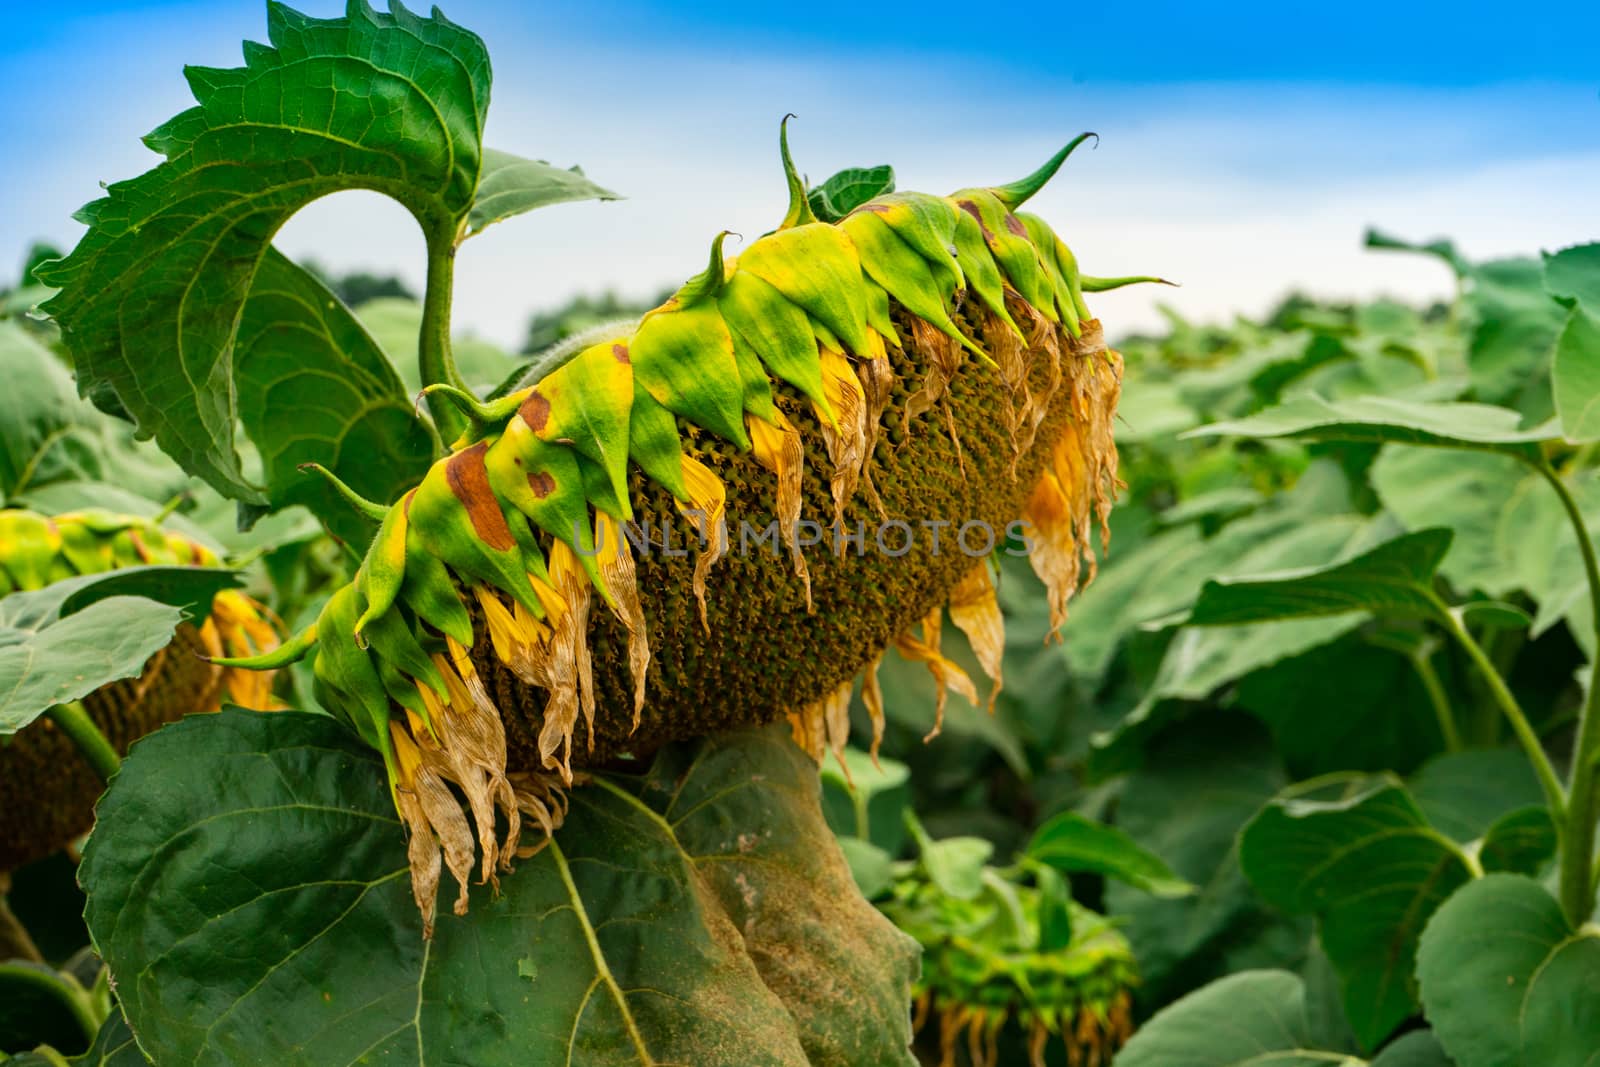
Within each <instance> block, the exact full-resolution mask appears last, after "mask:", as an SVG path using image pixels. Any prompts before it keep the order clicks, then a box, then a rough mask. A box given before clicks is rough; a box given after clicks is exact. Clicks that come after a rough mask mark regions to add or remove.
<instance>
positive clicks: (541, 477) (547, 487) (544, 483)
mask: <svg viewBox="0 0 1600 1067" xmlns="http://www.w3.org/2000/svg"><path fill="white" fill-rule="evenodd" d="M528 488H529V489H532V490H533V495H534V496H536V497H538V498H539V499H540V500H543V499H544V498H545V497H547V496H549V495H550V494H551V493H553V492H555V491H556V480H555V479H554V478H552V477H550V474H549V472H547V471H537V472H535V473H533V474H530V475H528Z"/></svg>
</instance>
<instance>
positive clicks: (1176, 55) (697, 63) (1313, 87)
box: [0, 0, 1600, 342]
mask: <svg viewBox="0 0 1600 1067" xmlns="http://www.w3.org/2000/svg"><path fill="white" fill-rule="evenodd" d="M302 6H304V7H306V8H307V9H308V10H310V11H311V12H312V13H315V14H319V15H330V14H334V13H336V12H337V10H338V4H337V3H330V2H325V0H314V2H312V0H307V2H306V3H304V4H303V5H302ZM443 6H444V9H445V12H446V13H447V14H448V15H449V16H450V17H451V18H453V19H455V20H456V21H457V22H460V23H462V24H464V25H467V26H469V27H471V28H473V29H475V30H477V31H479V32H480V33H481V34H482V35H483V36H484V37H485V39H486V40H487V41H488V44H489V48H490V52H491V55H492V56H493V58H494V63H495V90H494V106H493V108H492V109H491V119H490V127H489V131H488V139H489V141H490V142H491V143H493V144H495V145H497V146H499V147H503V148H506V149H508V150H511V151H516V152H520V153H522V154H526V155H535V156H542V157H547V158H550V159H552V160H554V161H557V162H561V163H563V164H569V163H573V162H581V163H582V164H583V165H584V166H585V168H586V169H587V170H588V171H589V173H590V174H591V175H593V176H594V177H596V178H597V179H598V180H600V181H602V182H603V183H605V184H608V185H611V186H612V187H613V188H616V189H618V190H620V191H622V192H624V193H626V194H627V195H628V197H629V199H628V200H627V201H624V202H622V203H618V204H604V205H576V206H570V207H558V208H553V209H550V210H549V211H546V212H542V213H540V214H538V215H536V216H532V217H530V218H528V219H526V220H521V221H517V222H512V223H508V224H505V225H503V226H499V227H496V228H494V229H493V230H490V231H489V232H488V233H486V234H485V235H484V236H482V237H481V238H477V239H475V240H474V241H473V242H471V243H469V245H468V246H467V248H466V249H465V250H464V252H463V257H462V261H461V265H460V270H459V279H460V280H459V281H458V289H457V291H458V293H459V294H460V295H459V297H458V305H457V319H458V322H459V323H461V324H462V325H464V326H466V327H469V328H472V329H475V330H477V331H478V332H480V333H483V334H486V335H488V336H490V337H492V338H495V339H497V340H500V341H502V342H512V341H515V340H516V339H517V338H518V337H519V335H520V333H521V328H522V323H523V321H524V320H525V318H526V315H527V313H528V311H530V310H532V309H534V308H536V307H542V306H548V305H551V304H554V303H557V302H559V301H560V300H562V299H564V298H565V297H566V296H568V295H571V294H572V293H574V292H578V291H584V290H590V291H593V290H600V289H604V288H608V287H613V288H618V289H620V290H622V291H624V292H629V293H639V294H643V293H647V292H652V291H654V290H655V289H656V288H658V287H659V286H661V285H663V284H668V283H671V282H674V281H677V280H681V279H682V278H683V277H684V276H686V275H688V274H691V273H693V272H694V271H695V270H697V269H699V266H700V261H701V259H702V258H703V254H704V248H705V245H706V243H707V240H708V239H709V236H710V235H711V234H712V233H714V232H716V231H717V230H720V229H723V228H728V229H733V230H736V231H739V232H746V233H759V232H762V230H764V229H766V228H769V227H770V226H771V225H772V224H773V223H774V222H775V221H776V220H777V217H778V215H779V214H781V211H782V202H783V186H782V181H781V176H780V175H779V173H778V171H777V163H776V158H775V155H776V153H775V145H774V140H775V134H776V125H777V120H778V119H779V117H781V116H782V115H783V114H784V113H785V112H788V111H793V112H796V113H797V114H798V115H799V116H800V118H799V121H798V122H797V123H796V124H795V125H794V127H793V137H794V147H795V151H796V155H797V159H798V161H799V163H800V165H801V166H802V168H803V169H804V170H806V171H807V172H809V173H810V174H811V175H812V176H813V177H815V178H819V179H820V178H821V177H824V176H826V174H828V173H831V171H832V170H834V169H836V168H838V167H841V166H849V165H857V164H866V163H877V162H890V163H893V164H894V165H895V167H896V169H897V171H898V173H899V175H900V182H901V185H902V187H905V188H920V189H926V190H929V191H935V192H946V191H949V190H950V189H953V188H955V187H958V186H961V185H969V184H975V183H985V184H986V183H992V182H1000V181H1006V180H1009V179H1011V178H1014V177H1016V176H1018V175H1020V174H1022V173H1024V172H1026V171H1027V170H1030V169H1031V168H1032V167H1033V166H1034V165H1035V164H1036V163H1037V162H1038V161H1039V160H1041V159H1042V158H1044V157H1045V156H1046V155H1048V154H1049V152H1050V151H1052V150H1053V149H1054V148H1055V147H1056V146H1057V145H1059V144H1060V143H1061V142H1063V141H1065V140H1066V139H1068V138H1069V137H1070V136H1072V135H1073V134H1075V133H1077V132H1078V131H1080V130H1083V129H1094V130H1097V131H1099V133H1100V134H1101V135H1102V141H1101V143H1100V146H1099V148H1098V150H1096V151H1093V152H1082V153H1080V154H1079V155H1078V156H1075V157H1074V159H1073V160H1072V161H1071V163H1070V164H1069V166H1068V169H1067V171H1066V172H1065V173H1064V174H1063V176H1062V177H1061V178H1059V179H1057V182H1056V184H1054V185H1053V186H1052V187H1051V188H1050V189H1049V190H1047V191H1046V193H1044V194H1042V195H1041V197H1040V198H1039V200H1038V201H1036V204H1037V206H1038V209H1039V210H1040V212H1041V213H1042V214H1044V215H1045V216H1046V217H1047V218H1049V219H1050V220H1051V221H1052V222H1053V223H1055V224H1056V226H1057V228H1058V229H1059V230H1060V231H1061V232H1062V233H1063V235H1064V236H1065V237H1066V238H1067V240H1068V242H1069V243H1071V244H1073V246H1074V247H1075V248H1076V250H1077V251H1078V254H1079V257H1080V259H1081V260H1082V261H1083V263H1084V265H1085V269H1086V270H1089V271H1090V272H1092V273H1099V274H1122V273H1134V272H1138V273H1144V272H1152V273H1160V274H1163V275H1166V276H1169V277H1173V278H1176V279H1178V280H1180V281H1182V282H1183V283H1184V288H1183V289H1181V290H1175V291H1172V290H1169V291H1166V292H1164V293H1160V294H1154V293H1149V292H1135V291H1129V292H1127V293H1118V294H1107V295H1106V296H1105V297H1102V298H1101V301H1100V305H1099V310H1100V312H1101V314H1102V317H1103V318H1105V319H1106V320H1107V322H1108V325H1110V326H1112V328H1113V329H1115V328H1116V327H1117V326H1118V325H1121V326H1127V327H1144V326H1149V325H1152V324H1154V323H1155V322H1157V321H1158V316H1157V313H1156V311H1155V301H1156V300H1157V299H1158V298H1159V299H1163V300H1166V301H1168V302H1170V303H1172V304H1174V305H1175V306H1177V307H1178V308H1180V309H1181V310H1183V311H1184V312H1185V313H1187V314H1191V315H1195V316H1199V317H1202V318H1225V317H1227V316H1229V315H1231V314H1234V313H1236V312H1244V313H1251V314H1254V313H1259V312H1261V311H1263V310H1265V309H1266V308H1267V307H1268V306H1270V304H1271V303H1272V302H1273V301H1274V300H1276V299H1277V298H1278V297H1279V296H1281V295H1282V294H1283V293H1284V292H1286V291H1287V290H1288V289H1290V288H1294V287H1299V288H1305V289H1310V290H1312V291H1315V292H1321V293H1325V294H1327V295H1331V296H1341V297H1355V296H1367V295H1372V294H1375V293H1378V292H1391V293H1396V294H1399V295H1403V296H1408V297H1412V298H1418V299H1423V298H1428V297H1430V296H1435V295H1442V294H1443V293H1445V292H1446V291H1447V289H1448V286H1449V279H1448V277H1447V276H1446V275H1445V274H1444V273H1443V271H1442V270H1441V269H1440V268H1439V267H1437V266H1436V265H1434V264H1432V263H1429V262H1427V261H1424V260H1417V261H1412V260H1409V259H1406V258H1405V257H1394V256H1376V255H1372V254H1367V253H1363V252H1362V251H1361V249H1360V238H1361V232H1362V230H1363V228H1364V227H1365V226H1367V225H1369V224H1370V225H1378V226H1381V227H1383V228H1385V229H1388V230H1391V231H1395V232H1398V233H1400V234H1402V235H1404V236H1409V237H1415V238H1425V237H1432V236H1436V235H1441V234H1443V235H1449V236H1453V237H1455V238H1456V239H1458V241H1459V242H1460V243H1461V244H1462V245H1463V247H1464V248H1465V249H1466V250H1467V251H1468V252H1469V254H1474V255H1479V256H1489V255H1501V254H1508V253H1513V252H1536V251H1538V250H1539V249H1541V248H1555V247H1560V246H1562V245H1565V244H1571V243H1574V242H1578V241H1582V240H1588V239H1593V238H1595V237H1600V195H1596V192H1597V190H1600V62H1597V60H1600V48H1597V46H1596V42H1597V41H1600V10H1597V6H1596V5H1594V4H1588V5H1579V4H1562V3H1547V4H1540V5H1530V6H1528V7H1526V8H1524V9H1520V10H1517V9H1507V8H1506V7H1505V6H1504V5H1496V6H1494V7H1491V6H1489V5H1487V4H1477V5H1473V4H1468V5H1449V6H1446V5H1435V4H1402V3H1393V2H1389V3H1383V4H1379V3H1345V4H1342V5H1292V4H1283V3H1281V2H1280V3H1274V4H1241V5H1232V6H1229V7H1227V8H1226V9H1224V8H1223V7H1222V6H1221V5H1202V4H1193V3H1190V4H1181V5H1180V4H1160V3H1145V4H1103V5H1100V9H1099V10H1091V11H1085V10H1083V9H1082V6H1081V5H1068V4H1061V3H1055V4H1028V3H1012V4H1005V5H996V4H983V3H966V4H960V5H958V4H954V3H946V2H943V0H934V2H925V3H915V4H914V3H899V4H887V5H885V4H865V3H861V2H859V0H856V2H850V3H847V2H842V0H823V2H813V3H810V4H806V5H760V4H738V3H711V4H697V5H693V6H690V5H682V4H666V3H643V2H616V0H602V2H598V3H591V4H586V5H582V6H580V5H577V4H567V3H556V4H533V3H516V4H513V3H495V2H491V0H464V2H448V3H445V4H444V5H443ZM5 7H6V15H7V24H8V27H9V32H8V33H7V35H6V36H5V38H4V40H3V41H0V92H3V93H4V97H5V99H6V100H7V101H8V104H7V107H6V108H4V109H3V110H0V144H4V145H5V146H6V151H5V152H4V155H3V156H0V191H3V192H4V194H5V195H4V196H3V197H0V271H5V270H6V269H8V268H7V266H6V261H7V258H8V257H20V255H21V251H22V248H23V247H24V245H25V244H26V242H27V241H28V240H30V239H31V238H34V237H47V238H50V239H53V240H55V241H57V242H60V243H70V242H71V241H72V240H74V239H75V237H76V234H77V232H78V227H77V226H76V224H74V223H72V222H71V221H70V219H69V217H68V216H69V215H70V213H71V211H72V210H73V209H75V208H76V207H77V206H78V205H79V204H81V203H82V202H83V201H85V200H87V199H90V198H92V197H93V196H94V195H95V194H96V191H97V186H96V183H97V182H100V181H113V180H117V179H119V178H123V177H128V176H131V175H132V174H134V173H137V172H138V171H140V170H142V169H145V168H146V167H148V166H150V165H151V164H152V163H153V162H154V159H155V157H153V156H152V155H150V153H148V152H147V151H146V150H145V149H144V148H143V147H142V146H141V145H140V144H139V142H138V136H139V135H140V134H143V133H144V132H146V131H148V130H149V129H151V128H152V127H154V126H155V125H157V124H158V123H159V122H160V121H162V120H163V119H165V118H166V117H168V116H169V115H171V114H173V113H175V112H176V111H178V110H181V109H182V108H183V107H185V106H186V105H187V104H188V102H189V100H188V95H187V90H186V87H185V85H184V83H183V80H182V78H181V76H180V69H181V66H182V64H184V63H185V62H192V63H199V64H206V65H224V66H226V65H233V64H236V63H237V62H238V57H239V41H240V39H241V38H245V37H250V38H255V39H262V38H263V37H264V29H265V18H264V4H262V3H258V2H256V0H211V2H208V3H159V2H139V0H87V2H81V3H77V4H74V5H72V7H71V10H70V12H69V13H66V14H56V13H54V12H49V11H47V10H46V5H39V4H33V3H29V4H26V5H23V4H15V3H12V2H9V0H8V2H6V3H5ZM1523 11H1526V12H1527V13H1528V14H1527V15H1526V16H1523V15H1522V12H1523ZM279 243H280V245H282V246H283V247H284V248H285V250H287V251H289V252H290V253H291V254H294V255H316V256H317V257H318V258H320V259H323V260H324V261H327V262H330V263H332V264H333V265H335V266H340V267H355V266H363V267H370V268H386V269H396V270H398V271H400V272H401V273H403V274H406V275H407V276H409V277H412V278H414V279H420V275H421V268H422V263H421V248H420V240H419V239H418V238H417V237H416V234H415V228H414V226H412V225H411V224H410V223H409V220H407V219H406V217H405V216H404V215H403V213H401V212H400V209H399V208H398V207H396V206H394V205H392V204H389V203H386V202H382V201H381V200H379V198H376V197H372V196H367V195H365V194H341V195H340V196H338V197H334V198H330V199H329V200H327V201H324V202H321V203H318V204H315V205H312V207H310V208H308V209H307V210H306V211H305V212H302V214H301V215H300V216H298V217H297V218H296V219H294V220H293V221H291V223H290V224H289V226H288V227H287V228H286V229H285V231H284V232H283V234H281V235H280V239H279ZM8 249H10V250H14V251H11V252H7V251H6V250H8Z"/></svg>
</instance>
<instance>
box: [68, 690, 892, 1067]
mask: <svg viewBox="0 0 1600 1067" xmlns="http://www.w3.org/2000/svg"><path fill="white" fill-rule="evenodd" d="M196 765H204V766H205V767H206V768H207V773H206V774H204V775H196V774H194V773H192V771H193V768H194V767H195V766H196ZM831 841H832V838H831V835H830V834H829V832H828V830H827V827H826V826H825V824H824V823H823V821H822V818H821V815H820V813H819V811H818V805H817V784H816V772H815V770H814V768H813V767H812V766H811V765H810V764H809V762H808V761H807V760H806V759H805V757H804V755H803V754H801V753H800V752H799V751H798V750H797V749H795V748H794V746H793V745H792V744H791V743H790V742H789V740H788V739H787V736H786V732H785V731H783V730H779V731H766V732H761V733H745V734H738V735H732V736H729V737H726V738H723V739H719V740H708V741H703V742H701V743H698V744H695V745H691V746H685V747H682V748H676V749H667V750H664V751H663V753H662V754H661V755H660V756H659V757H658V759H657V761H656V763H655V765H654V766H653V768H652V770H651V771H650V773H649V774H648V775H646V776H645V777H644V778H643V779H640V780H611V779H602V780H599V781H597V782H595V783H593V784H591V785H589V786H586V787H582V788H580V789H578V790H577V791H576V792H575V793H574V794H573V797H572V806H571V810H570V813H569V814H568V817H567V821H566V824H565V825H564V826H563V828H562V829H561V830H560V831H559V832H558V833H557V834H556V837H555V839H554V841H553V842H552V843H551V844H550V845H549V846H548V847H546V848H545V849H544V850H543V851H541V852H540V853H539V854H538V855H537V856H536V857H534V858H533V859H529V860H524V861H522V862H521V863H520V864H519V866H518V868H517V870H516V871H514V872H513V873H512V874H510V875H506V876H503V877H502V878H501V882H500V889H501V893H500V897H499V899H498V900H491V899H489V897H488V895H487V894H481V895H475V897H474V899H473V902H472V908H471V911H470V912H469V913H468V914H467V915H466V916H465V917H463V918H448V917H447V918H444V919H442V920H441V921H440V923H439V926H438V929H437V931H436V933H435V936H434V939H433V941H432V942H425V941H423V940H422V937H421V931H420V926H419V920H418V917H417V913H416V909H415V907H414V905H413V903H412V901H411V894H410V887H409V885H408V884H407V876H406V873H407V864H406V853H405V842H404V840H403V837H402V832H401V829H400V826H399V824H398V822H397V820H396V819H395V816H394V811H393V807H392V804H391V801H390V799H389V795H388V790H387V787H386V785H385V778H384V774H383V770H382V767H381V765H380V764H379V763H378V761H377V758H376V757H375V756H374V755H373V754H372V753H371V752H370V751H369V750H368V749H366V747H365V746H363V745H362V744H361V743H360V742H359V741H358V740H357V739H356V738H355V737H354V736H353V735H350V734H348V733H347V732H346V731H344V730H343V729H342V728H341V727H339V726H338V725H337V724H336V723H334V722H333V721H331V720H329V719H326V718H323V717H321V716H312V715H306V714H301V713H295V712H284V713H275V714H271V715H260V714H255V713H250V712H243V711H238V710H230V711H224V712H222V713H221V714H219V715H214V716H205V717H197V718H192V719H188V720H185V721H183V722H180V723H178V724H176V725H174V726H170V727H167V728H165V729H163V730H161V731H158V732H157V733H155V734H153V735H151V736H150V737H148V738H147V739H145V740H144V741H143V742H141V743H140V744H139V745H137V746H136V747H135V748H134V750H133V752H132V753H131V754H130V755H129V757H128V759H127V760H126V761H125V762H124V764H123V769H122V771H121V773H120V774H119V775H118V776H117V778H116V779H115V786H114V788H113V789H112V790H111V791H110V792H108V794H107V796H106V797H105V798H104V799H103V800H102V802H101V805H100V809H99V819H98V822H97V824H96V828H95V830H94V833H93V834H92V836H91V838H90V843H89V845H88V847H87V849H86V850H85V854H84V862H83V868H82V875H81V877H82V880H83V882H84V884H86V885H87V886H88V887H89V906H88V910H87V918H88V922H89V927H90V930H91V932H92V934H93V935H94V938H95V942H96V945H97V946H98V948H99V949H100V951H101V953H102V955H103V956H104V957H105V958H106V959H107V961H108V962H109V964H110V966H111V970H112V974H113V975H114V976H115V978H116V981H117V990H118V993H119V995H120V996H121V997H122V1003H123V1008H124V1010H125V1012H126V1013H127V1015H128V1018H129V1020H130V1022H131V1023H132V1024H133V1026H134V1027H135V1029H136V1030H137V1031H138V1033H139V1034H140V1035H141V1037H142V1040H143V1042H144V1044H145V1047H146V1049H147V1050H148V1051H149V1052H150V1053H151V1054H152V1055H153V1057H154V1058H155V1059H156V1060H157V1061H158V1062H160V1063H162V1064H163V1065H166V1064H175V1065H176V1064H184V1063H197V1062H202V1061H203V1062H206V1063H216V1064H225V1063H239V1064H259V1063H267V1062H270V1063H274V1064H316V1065H318V1067H323V1065H328V1064H347V1063H353V1062H356V1061H358V1060H361V1061H367V1060H371V1061H382V1062H390V1063H410V1064H418V1065H421V1064H424V1063H427V1064H432V1063H436V1062H440V1061H441V1057H444V1056H446V1054H447V1053H448V1059H449V1060H450V1061H451V1062H458V1063H470V1064H473V1065H474V1067H496V1065H498V1064H518V1065H521V1064H529V1063H564V1064H573V1065H612V1064H667V1063H693V1064H696V1065H702V1067H717V1065H727V1067H747V1065H749V1064H754V1063H761V1064H774V1065H786V1064H794V1065H803V1064H830V1065H834V1064H836V1065H839V1067H844V1065H847V1064H858V1063H884V1064H895V1063H901V1064H911V1063H913V1062H914V1061H912V1060H911V1058H910V1055H909V1052H908V1051H907V1044H908V1041H909V1036H910V1035H909V1019H908V1016H907V1012H906V1010H905V1009H906V1004H907V1002H908V998H909V995H910V982H911V978H912V976H913V973H914V966H915V965H914V960H915V950H914V948H913V947H912V946H911V945H910V943H909V942H908V941H907V940H906V939H905V938H904V937H903V935H901V934H899V933H898V931H896V930H894V929H893V928H892V927H891V926H889V924H888V923H887V921H886V920H883V919H882V918H881V917H880V916H878V914H877V912H876V911H875V910H874V909H873V908H872V907H871V906H870V905H868V904H867V903H866V902H865V901H864V900H862V899H861V897H860V895H859V894H858V893H857V892H856V891H855V889H854V887H853V886H852V884H851V882H850V874H849V871H848V869H847V867H846V865H845V863H844V861H843V859H842V858H841V857H840V854H839V852H838V850H837V849H836V848H835V847H834V846H833V844H832V843H831ZM245 946H248V948H245Z"/></svg>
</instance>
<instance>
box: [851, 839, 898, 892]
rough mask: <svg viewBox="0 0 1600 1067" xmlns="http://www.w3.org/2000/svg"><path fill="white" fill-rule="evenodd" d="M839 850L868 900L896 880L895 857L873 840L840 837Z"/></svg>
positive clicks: (858, 887)
mask: <svg viewBox="0 0 1600 1067" xmlns="http://www.w3.org/2000/svg"><path fill="white" fill-rule="evenodd" d="M839 851H840V852H843V853H844V859H845V862H846V863H848V864H849V865H850V877H851V878H853V879H854V880H855V883H856V888H857V889H859V890H861V895H862V896H864V897H866V898H867V899H868V900H876V899H877V898H878V897H880V896H882V895H883V894H884V893H885V892H886V891H887V890H888V888H889V886H890V885H891V884H893V882H894V857H892V856H890V855H889V854H888V853H887V852H885V851H884V850H883V849H881V848H879V847H878V846H877V845H874V844H873V843H872V842H871V841H863V840H862V839H861V838H859V837H840V838H839Z"/></svg>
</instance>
